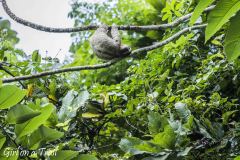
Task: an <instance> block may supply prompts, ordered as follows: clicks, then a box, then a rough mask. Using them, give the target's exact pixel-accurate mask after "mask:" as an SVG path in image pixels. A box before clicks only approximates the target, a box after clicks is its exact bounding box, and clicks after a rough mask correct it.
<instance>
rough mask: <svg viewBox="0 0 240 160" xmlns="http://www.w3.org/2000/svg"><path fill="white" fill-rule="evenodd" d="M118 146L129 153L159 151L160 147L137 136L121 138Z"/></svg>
mask: <svg viewBox="0 0 240 160" xmlns="http://www.w3.org/2000/svg"><path fill="white" fill-rule="evenodd" d="M119 147H120V148H121V149H122V150H123V151H124V152H127V153H129V154H131V155H138V154H144V153H159V152H161V151H162V147H160V146H159V145H158V144H156V143H155V144H154V143H152V142H150V141H144V140H141V139H139V138H137V137H128V138H123V139H121V141H120V143H119Z"/></svg>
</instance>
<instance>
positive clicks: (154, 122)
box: [148, 112, 168, 134]
mask: <svg viewBox="0 0 240 160" xmlns="http://www.w3.org/2000/svg"><path fill="white" fill-rule="evenodd" d="M166 125H168V121H167V118H165V117H164V116H162V115H160V114H159V113H157V112H150V113H149V115H148V129H149V131H150V132H151V134H157V133H159V132H162V131H163V129H164V127H165V126H166Z"/></svg>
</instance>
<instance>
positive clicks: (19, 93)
mask: <svg viewBox="0 0 240 160" xmlns="http://www.w3.org/2000/svg"><path fill="white" fill-rule="evenodd" d="M26 93H27V92H26V90H22V89H19V88H18V87H17V86H15V85H5V86H2V87H1V88H0V109H7V108H10V107H12V106H14V105H16V104H17V103H18V102H20V101H21V100H22V99H23V98H24V96H25V95H26Z"/></svg>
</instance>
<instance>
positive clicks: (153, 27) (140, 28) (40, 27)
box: [2, 0, 215, 33]
mask: <svg viewBox="0 0 240 160" xmlns="http://www.w3.org/2000/svg"><path fill="white" fill-rule="evenodd" d="M2 6H3V9H4V10H5V12H6V13H7V14H8V15H9V17H10V18H12V19H13V20H14V21H16V22H18V23H20V24H22V25H25V26H28V27H30V28H33V29H36V30H40V31H45V32H53V33H71V32H79V31H85V30H94V29H96V28H98V27H99V26H98V25H89V26H81V27H76V28H51V27H46V26H43V25H39V24H36V23H33V22H30V21H27V20H24V19H22V18H20V17H18V16H17V15H15V14H14V13H13V12H12V11H11V10H10V8H9V7H8V5H7V2H6V0H2ZM214 7H215V6H214V5H212V6H210V7H208V8H206V9H205V10H204V11H205V12H207V11H210V10H212V9H213V8H214ZM192 14H193V13H189V14H186V15H185V16H182V17H180V18H178V19H176V20H175V21H173V22H171V23H167V24H160V25H147V26H127V25H125V26H118V29H119V30H133V31H144V30H162V29H167V28H173V27H175V26H177V25H178V24H180V23H181V22H184V21H186V20H189V18H190V17H191V16H192Z"/></svg>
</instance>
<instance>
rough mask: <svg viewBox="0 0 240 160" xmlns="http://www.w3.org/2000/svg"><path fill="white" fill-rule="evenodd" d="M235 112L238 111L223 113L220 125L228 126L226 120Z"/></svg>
mask: <svg viewBox="0 0 240 160" xmlns="http://www.w3.org/2000/svg"><path fill="white" fill-rule="evenodd" d="M236 112H238V110H233V111H228V112H225V113H223V115H222V119H223V122H222V123H223V124H224V125H227V124H228V120H229V118H230V117H231V115H233V114H234V113H236Z"/></svg>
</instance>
